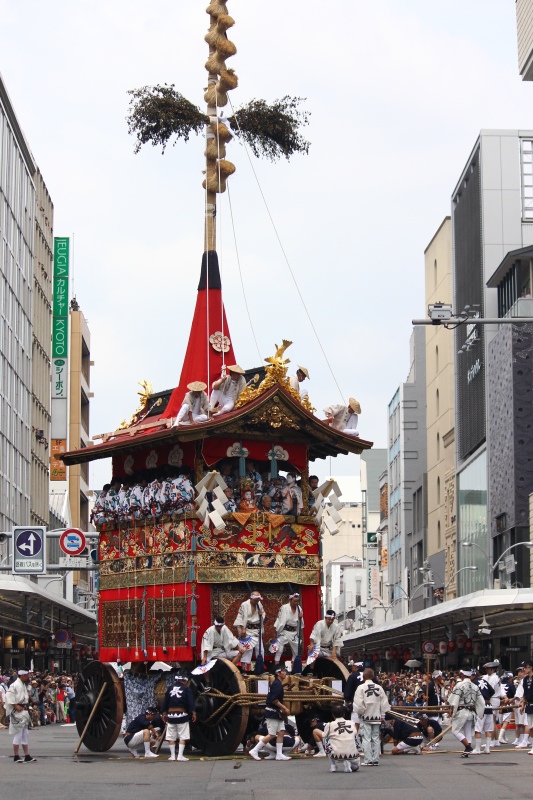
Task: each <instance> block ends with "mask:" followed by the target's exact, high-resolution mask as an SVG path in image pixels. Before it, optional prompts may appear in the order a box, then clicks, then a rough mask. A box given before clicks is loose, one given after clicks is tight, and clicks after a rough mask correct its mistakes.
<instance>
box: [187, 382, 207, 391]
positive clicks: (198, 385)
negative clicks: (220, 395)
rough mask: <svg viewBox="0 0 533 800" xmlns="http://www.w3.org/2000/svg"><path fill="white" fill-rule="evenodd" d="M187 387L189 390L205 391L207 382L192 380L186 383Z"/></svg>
mask: <svg viewBox="0 0 533 800" xmlns="http://www.w3.org/2000/svg"><path fill="white" fill-rule="evenodd" d="M187 389H189V391H190V392H205V390H206V389H207V383H203V381H193V382H192V383H188V384H187Z"/></svg>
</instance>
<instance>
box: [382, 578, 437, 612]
mask: <svg viewBox="0 0 533 800" xmlns="http://www.w3.org/2000/svg"><path fill="white" fill-rule="evenodd" d="M385 586H393V587H396V586H397V587H398V589H400V590H401V591H402V592H403V594H404V596H405V598H406V599H407V613H408V614H410V613H411V600H413V598H414V596H415V595H416V593H417V592H418V590H419V589H425V588H426V586H435V581H424V583H421V584H420V586H417V587H416V589H415V590H414V592H413V594H411V595H408V594H407V592H406V591H405V589H404V588H403V586H402V585H401V584H400V583H386V584H385ZM400 599H401V598H399V597H395V598H393V600H392V603H391V606H390V607H391V608H392V606H393V605H394V603H396V602H397V601H398V600H400Z"/></svg>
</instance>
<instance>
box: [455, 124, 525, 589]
mask: <svg viewBox="0 0 533 800" xmlns="http://www.w3.org/2000/svg"><path fill="white" fill-rule="evenodd" d="M532 142H533V132H532V131H518V130H507V131H505V130H494V131H481V133H480V135H479V137H478V139H477V141H476V143H475V146H474V148H473V150H472V152H471V154H470V156H469V158H468V160H467V163H466V165H465V167H464V169H463V171H462V173H461V176H460V178H459V181H458V183H457V186H456V188H455V190H454V192H453V195H452V226H453V247H454V311H455V312H456V313H460V312H461V311H462V310H463V309H465V308H466V307H467V306H468V308H469V310H471V311H473V312H474V313H475V314H478V315H480V316H484V317H486V318H495V317H497V314H498V292H497V289H496V288H495V287H493V286H490V287H489V286H487V282H488V280H489V278H490V277H491V276H492V275H493V273H494V272H495V271H496V269H497V268H498V266H499V265H500V263H501V262H502V260H503V259H504V258H505V256H506V255H507V253H509V252H510V251H512V250H519V249H521V248H523V247H525V246H527V245H530V244H533V162H532V157H533V151H532ZM497 333H498V325H479V324H476V323H475V319H474V320H472V322H471V323H468V324H464V325H461V326H459V327H458V328H457V329H456V331H455V350H456V376H457V382H456V412H455V447H456V461H457V501H456V502H457V540H458V546H457V564H456V566H457V571H458V575H457V591H458V594H465V593H468V592H472V591H475V590H477V589H483V588H485V587H486V586H487V584H488V579H489V575H488V569H489V567H488V564H489V560H490V559H491V557H492V547H493V545H492V537H491V536H490V528H491V524H490V520H491V519H492V512H491V508H490V496H489V492H488V489H489V465H488V461H487V446H488V444H489V446H490V443H489V442H488V440H489V438H490V435H491V431H490V424H489V425H487V420H489V419H490V413H491V409H490V406H489V403H488V398H487V383H488V381H489V375H488V363H489V345H490V342H491V340H492V339H493V338H494V336H495V335H496V334H497ZM459 351H460V353H459ZM463 542H471V543H472V544H471V545H469V546H468V547H464V545H463ZM465 566H477V567H478V569H477V571H476V572H473V571H468V570H465V569H463V568H464V567H465Z"/></svg>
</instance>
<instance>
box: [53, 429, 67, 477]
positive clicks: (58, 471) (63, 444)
mask: <svg viewBox="0 0 533 800" xmlns="http://www.w3.org/2000/svg"><path fill="white" fill-rule="evenodd" d="M50 445H51V446H50V480H51V481H66V479H67V468H66V467H65V465H64V464H63V462H62V461H61V459H60V455H61V454H62V453H66V452H67V440H66V439H52V441H51V443H50Z"/></svg>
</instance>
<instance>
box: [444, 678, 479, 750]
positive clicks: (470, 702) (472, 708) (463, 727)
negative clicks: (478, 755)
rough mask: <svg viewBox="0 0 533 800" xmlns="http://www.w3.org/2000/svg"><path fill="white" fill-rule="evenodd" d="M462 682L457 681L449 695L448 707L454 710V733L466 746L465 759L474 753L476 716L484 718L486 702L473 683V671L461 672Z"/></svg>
mask: <svg viewBox="0 0 533 800" xmlns="http://www.w3.org/2000/svg"><path fill="white" fill-rule="evenodd" d="M459 672H460V674H461V680H460V681H457V683H456V684H455V686H454V687H453V689H452V691H451V692H450V694H449V695H448V705H450V706H451V707H452V708H453V714H452V733H453V735H454V736H455V737H456V739H459V741H460V742H461V744H462V745H463V746H464V748H465V749H464V752H463V753H462V756H463V757H466V758H468V754H469V753H472V752H473V747H472V734H473V733H474V726H475V723H476V716H477V717H483V715H484V713H485V701H484V699H483V695H482V694H481V692H480V690H479V686H476V684H475V683H472V681H471V678H472V671H471V670H467V669H461V670H459Z"/></svg>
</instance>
